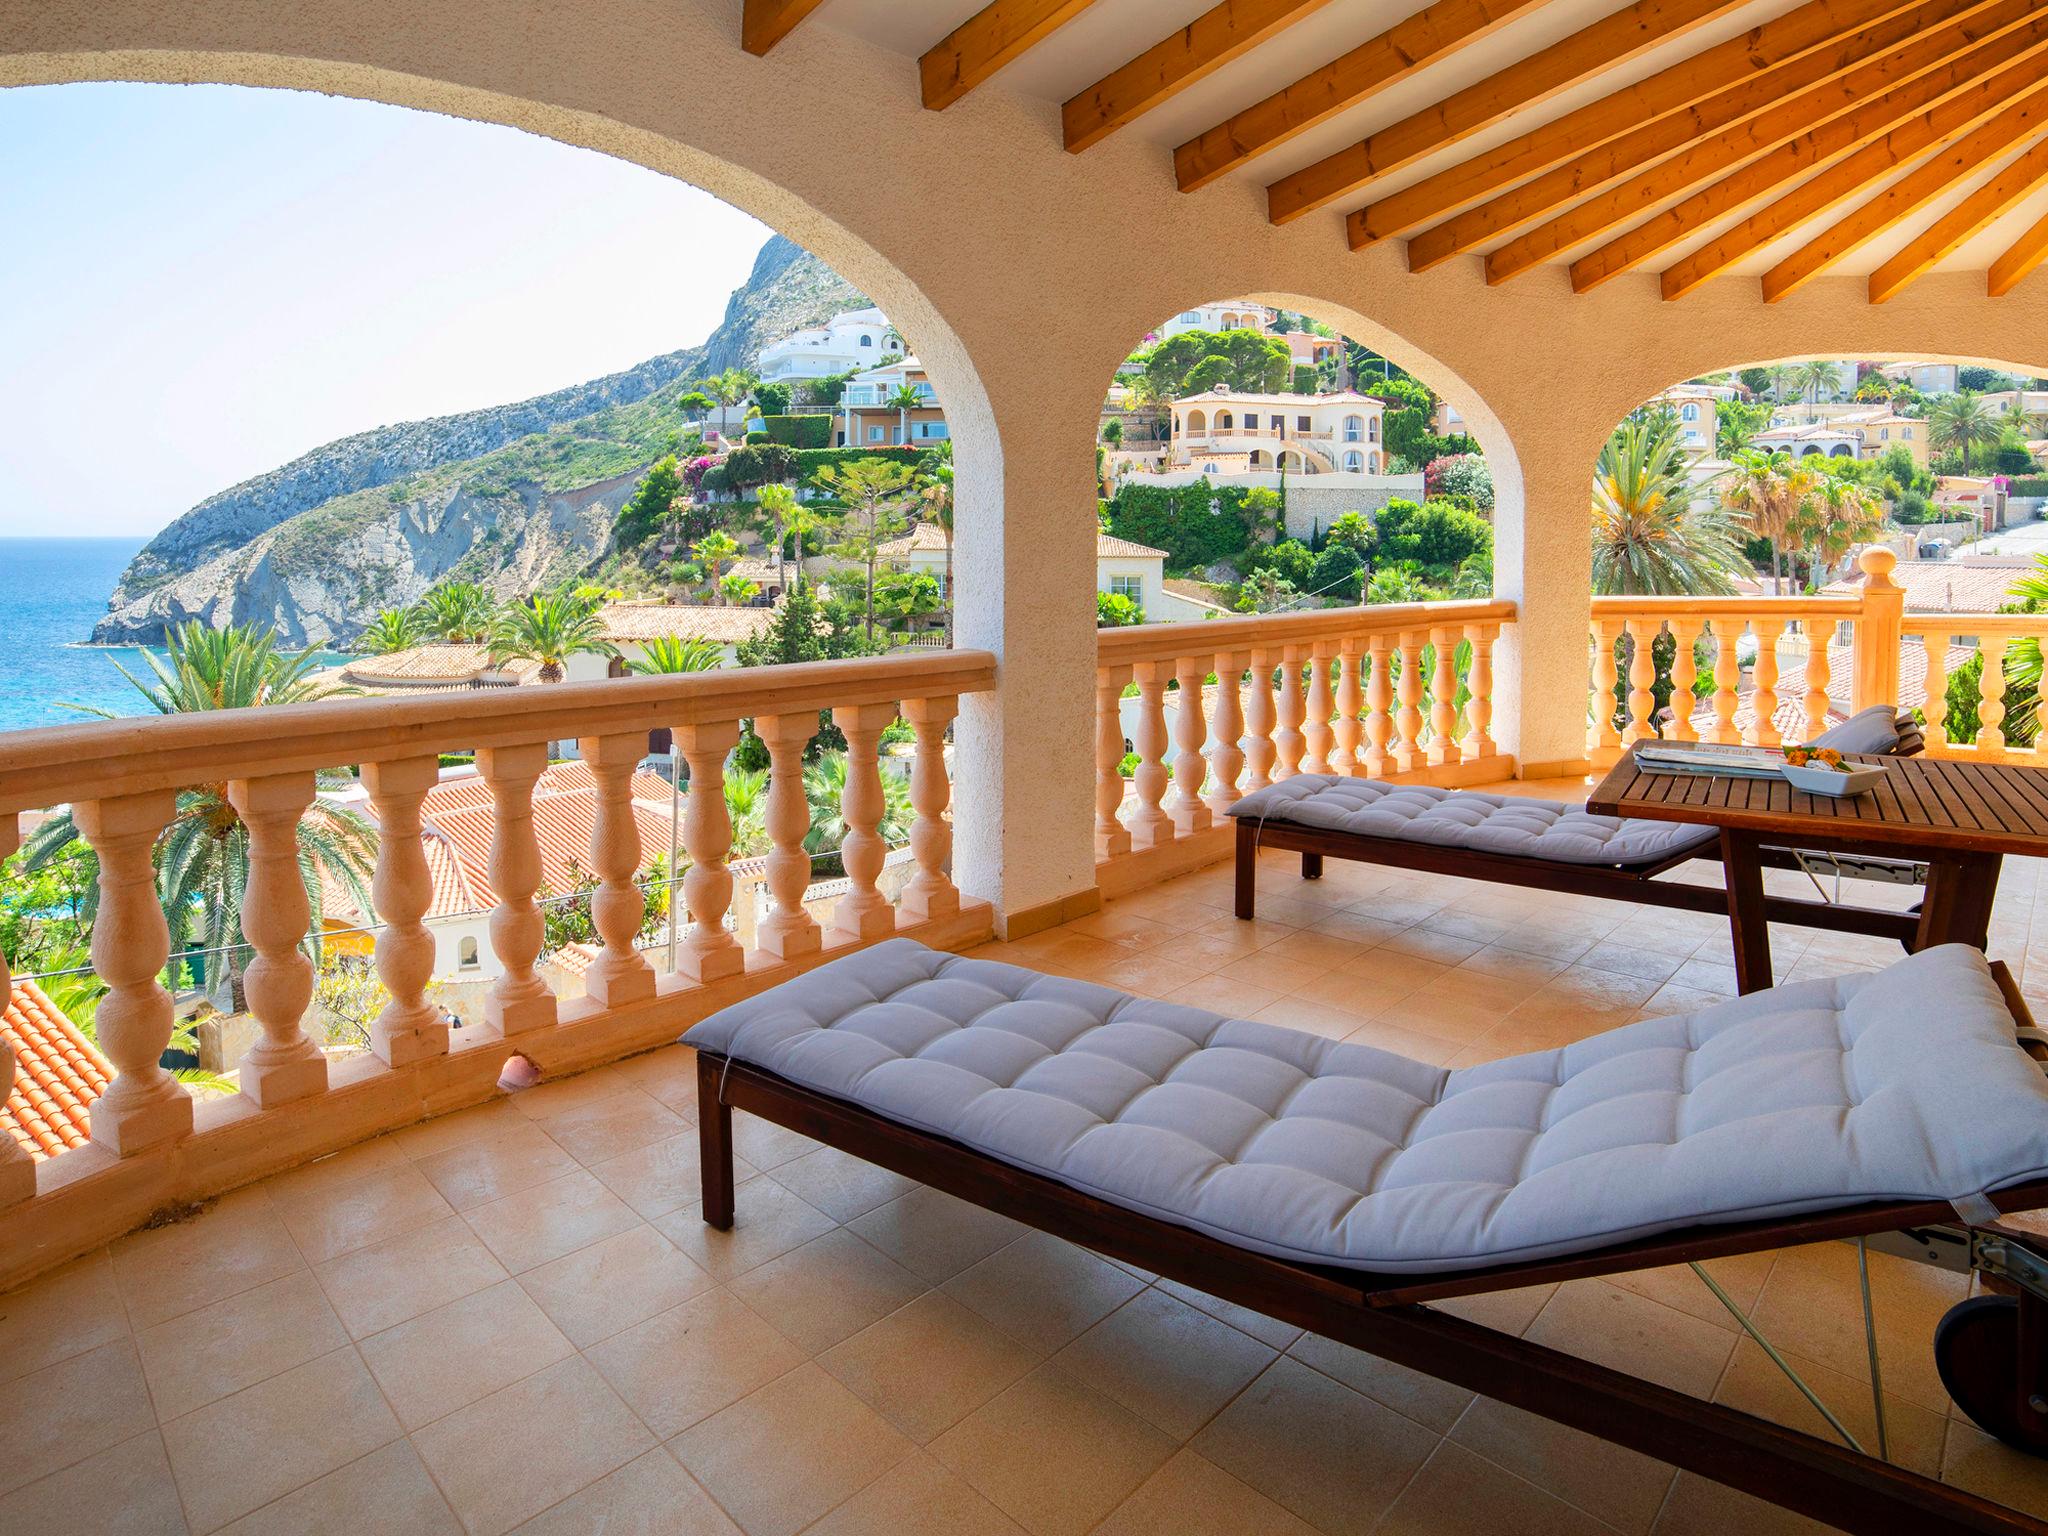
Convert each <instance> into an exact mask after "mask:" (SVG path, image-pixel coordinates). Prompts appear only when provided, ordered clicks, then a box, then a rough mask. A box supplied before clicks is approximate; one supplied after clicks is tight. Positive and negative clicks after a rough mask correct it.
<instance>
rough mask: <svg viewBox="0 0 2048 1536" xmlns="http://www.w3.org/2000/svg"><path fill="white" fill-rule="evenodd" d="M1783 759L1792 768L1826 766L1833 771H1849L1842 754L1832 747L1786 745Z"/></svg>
mask: <svg viewBox="0 0 2048 1536" xmlns="http://www.w3.org/2000/svg"><path fill="white" fill-rule="evenodd" d="M1785 761H1786V762H1788V763H1790V764H1791V765H1792V766H1793V767H1794V768H1826V769H1828V770H1830V771H1831V772H1834V773H1847V772H1848V771H1849V765H1848V764H1847V763H1845V762H1843V761H1842V754H1841V753H1839V752H1837V751H1836V750H1835V749H1834V748H1833V747H1787V748H1786V749H1785Z"/></svg>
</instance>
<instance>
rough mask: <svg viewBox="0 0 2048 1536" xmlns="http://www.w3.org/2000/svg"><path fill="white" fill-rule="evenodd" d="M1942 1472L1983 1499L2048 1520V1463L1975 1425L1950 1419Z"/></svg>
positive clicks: (1948, 1478)
mask: <svg viewBox="0 0 2048 1536" xmlns="http://www.w3.org/2000/svg"><path fill="white" fill-rule="evenodd" d="M1941 1475H1942V1478H1943V1480H1944V1481H1946V1482H1949V1483H1953V1484H1954V1485H1955V1486H1956V1487H1958V1488H1966V1489H1968V1490H1969V1491H1970V1492H1971V1493H1974V1494H1977V1495H1978V1496H1979V1497H1981V1498H1986V1499H1990V1500H1992V1501H1993V1502H1995V1503H1999V1504H2003V1505H2005V1506H2007V1507H2008V1508H2010V1509H2017V1510H2019V1511H2021V1512H2022V1513H2024V1514H2028V1515H2032V1516H2033V1517H2034V1518H2035V1519H2037V1520H2048V1463H2044V1462H2042V1461H2041V1460H2040V1458H2038V1457H2034V1456H2028V1455H2026V1454H2024V1453H2023V1452H2020V1451H2015V1450H2013V1449H2012V1448H2011V1447H2010V1446H2006V1445H2002V1444H2000V1443H1999V1442H1998V1441H1996V1440H1994V1439H1992V1438H1991V1436H1989V1435H1987V1434H1985V1433H1984V1432H1983V1431H1982V1430H1981V1429H1979V1428H1977V1426H1976V1425H1974V1424H1965V1423H1963V1422H1962V1421H1961V1420H1959V1419H1951V1420H1950V1421H1949V1425H1948V1441H1947V1445H1946V1448H1945V1450H1944V1452H1943V1456H1942V1464H1941Z"/></svg>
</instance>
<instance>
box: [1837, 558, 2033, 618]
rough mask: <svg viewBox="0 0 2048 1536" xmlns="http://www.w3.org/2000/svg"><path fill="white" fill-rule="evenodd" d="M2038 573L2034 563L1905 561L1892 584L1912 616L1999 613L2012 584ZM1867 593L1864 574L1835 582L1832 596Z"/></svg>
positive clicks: (1897, 567) (1893, 573) (1984, 560)
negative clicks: (1901, 591) (1900, 590)
mask: <svg viewBox="0 0 2048 1536" xmlns="http://www.w3.org/2000/svg"><path fill="white" fill-rule="evenodd" d="M2033 569H2034V562H2033V561H2031V560H2023V559H2019V558H2014V559H2011V560H1988V559H1983V560H1901V561H1900V562H1899V563H1898V564H1897V565H1896V566H1894V567H1893V569H1892V581H1893V582H1894V583H1895V584H1896V585H1898V586H1901V587H1904V588H1905V589H1906V612H1908V613H1996V612H1998V610H1999V607H2000V606H2001V605H2002V604H2004V603H2005V601H2006V598H2007V593H2008V592H2010V590H2011V588H2012V584H2013V582H2014V581H2015V580H2017V579H2018V578H2019V577H2020V576H2021V575H2023V574H2024V573H2026V572H2028V571H2031V570H2033ZM1862 589H1863V573H1862V572H1861V571H1858V572H1857V573H1856V574H1855V575H1853V576H1849V577H1845V578H1844V579H1843V580H1841V581H1832V582H1829V583H1828V585H1827V586H1826V587H1825V588H1823V589H1822V590H1823V592H1824V593H1826V594H1828V595H1838V594H1848V595H1850V596H1854V595H1856V594H1857V593H1859V592H1860V591H1862Z"/></svg>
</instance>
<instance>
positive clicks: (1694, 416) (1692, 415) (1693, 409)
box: [1678, 405, 1700, 421]
mask: <svg viewBox="0 0 2048 1536" xmlns="http://www.w3.org/2000/svg"><path fill="white" fill-rule="evenodd" d="M1678 414H1679V415H1681V416H1683V417H1684V418H1685V419H1686V420H1687V421H1698V420H1699V419H1700V408H1699V407H1698V406H1696V405H1688V406H1686V408H1685V409H1684V410H1682V411H1680V412H1679V413H1678Z"/></svg>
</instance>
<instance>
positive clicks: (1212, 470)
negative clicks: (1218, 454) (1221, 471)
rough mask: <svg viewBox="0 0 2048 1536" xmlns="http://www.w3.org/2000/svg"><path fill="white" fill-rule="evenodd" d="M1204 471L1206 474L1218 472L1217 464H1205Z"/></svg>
mask: <svg viewBox="0 0 2048 1536" xmlns="http://www.w3.org/2000/svg"><path fill="white" fill-rule="evenodd" d="M1202 473H1203V474H1205V475H1213V474H1215V473H1216V466H1215V465H1214V464H1204V465H1203V466H1202Z"/></svg>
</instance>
